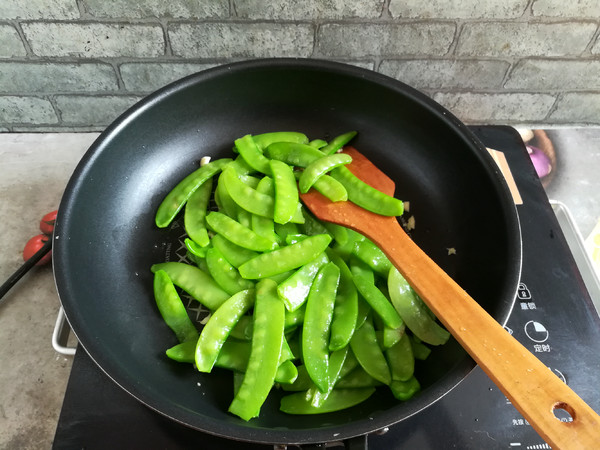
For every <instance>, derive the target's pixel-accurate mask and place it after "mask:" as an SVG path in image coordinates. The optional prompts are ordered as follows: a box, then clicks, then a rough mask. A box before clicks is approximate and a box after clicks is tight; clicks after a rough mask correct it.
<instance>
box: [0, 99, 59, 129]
mask: <svg viewBox="0 0 600 450" xmlns="http://www.w3.org/2000/svg"><path fill="white" fill-rule="evenodd" d="M57 122H58V118H57V117H56V113H55V112H54V108H53V107H52V104H51V103H50V102H49V101H48V100H46V99H44V98H39V97H22V96H5V97H0V123H3V124H13V123H34V124H40V123H57Z"/></svg>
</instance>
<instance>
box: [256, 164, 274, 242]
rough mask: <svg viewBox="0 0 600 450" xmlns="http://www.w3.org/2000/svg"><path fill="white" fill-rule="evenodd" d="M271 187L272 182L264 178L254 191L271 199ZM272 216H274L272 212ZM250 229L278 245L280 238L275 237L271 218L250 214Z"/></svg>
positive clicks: (272, 190) (272, 188) (272, 189)
mask: <svg viewBox="0 0 600 450" xmlns="http://www.w3.org/2000/svg"><path fill="white" fill-rule="evenodd" d="M273 185H274V183H273V180H272V179H271V178H269V177H267V176H265V177H263V178H262V179H261V180H260V182H259V183H258V185H257V186H256V190H257V191H258V192H259V193H261V194H268V195H270V196H271V197H273V195H274V187H273ZM273 214H275V212H274V211H273ZM251 227H252V231H254V232H255V233H256V234H258V235H259V236H262V237H264V238H267V239H269V240H271V241H273V242H277V243H278V244H280V243H281V238H280V237H279V236H278V235H277V233H275V222H274V220H273V217H265V216H260V215H258V214H252V219H251Z"/></svg>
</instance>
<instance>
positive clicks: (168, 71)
mask: <svg viewBox="0 0 600 450" xmlns="http://www.w3.org/2000/svg"><path fill="white" fill-rule="evenodd" d="M214 66H215V64H191V63H176V62H175V63H173V62H170V63H125V64H122V65H121V67H120V71H121V79H122V80H123V83H124V84H125V89H127V90H128V91H134V92H152V91H155V90H156V89H159V88H161V87H163V86H165V85H167V84H169V83H171V82H172V81H175V80H178V79H180V78H183V77H185V76H187V75H190V74H193V73H196V72H200V71H202V70H205V69H208V68H210V67H214Z"/></svg>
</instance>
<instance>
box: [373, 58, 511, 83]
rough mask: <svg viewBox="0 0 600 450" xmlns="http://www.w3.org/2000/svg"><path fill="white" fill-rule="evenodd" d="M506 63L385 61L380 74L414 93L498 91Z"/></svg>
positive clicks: (422, 60)
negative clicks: (428, 90) (493, 89)
mask: <svg viewBox="0 0 600 450" xmlns="http://www.w3.org/2000/svg"><path fill="white" fill-rule="evenodd" d="M508 67H509V63H508V62H506V61H497V60H496V61H490V60H481V61H479V60H455V59H454V60H435V59H417V60H402V61H397V60H384V61H382V62H381V64H380V66H379V71H380V72H381V73H383V74H384V75H388V76H390V77H392V78H396V79H398V80H400V81H402V82H404V83H406V84H408V85H410V86H412V87H415V88H417V89H489V88H495V87H501V85H502V80H503V79H504V74H505V73H506V71H507V70H508Z"/></svg>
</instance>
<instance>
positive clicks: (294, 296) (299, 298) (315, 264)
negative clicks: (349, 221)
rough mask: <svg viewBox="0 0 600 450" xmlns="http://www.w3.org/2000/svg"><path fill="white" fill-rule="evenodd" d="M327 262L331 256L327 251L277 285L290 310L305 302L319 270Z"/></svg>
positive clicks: (278, 291)
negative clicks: (328, 255)
mask: <svg viewBox="0 0 600 450" xmlns="http://www.w3.org/2000/svg"><path fill="white" fill-rule="evenodd" d="M327 262H329V258H328V257H327V255H326V254H325V253H321V254H320V255H319V256H317V257H316V258H315V259H313V260H312V261H310V262H309V263H307V264H304V265H303V266H302V267H300V268H299V269H298V270H297V271H296V272H294V274H293V275H292V276H290V277H289V278H288V279H287V280H285V281H283V282H281V283H280V284H279V285H278V286H277V293H278V294H279V296H280V297H281V299H282V300H283V303H284V304H285V307H286V309H287V310H288V311H295V310H296V309H298V308H299V307H300V306H302V305H303V304H304V302H305V301H306V299H307V298H308V293H309V291H310V287H311V286H312V283H313V281H314V279H315V277H316V276H317V272H318V271H319V269H320V268H321V267H322V266H323V265H325V264H326V263H327Z"/></svg>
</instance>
